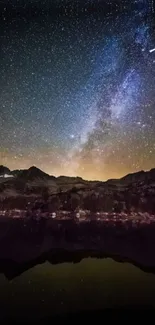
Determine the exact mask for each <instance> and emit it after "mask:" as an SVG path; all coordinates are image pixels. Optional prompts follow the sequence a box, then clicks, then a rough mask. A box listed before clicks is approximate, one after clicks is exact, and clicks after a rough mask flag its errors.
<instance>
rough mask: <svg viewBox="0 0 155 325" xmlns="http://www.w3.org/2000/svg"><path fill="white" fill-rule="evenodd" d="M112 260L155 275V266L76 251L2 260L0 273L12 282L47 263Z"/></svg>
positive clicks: (93, 252)
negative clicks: (95, 259)
mask: <svg viewBox="0 0 155 325" xmlns="http://www.w3.org/2000/svg"><path fill="white" fill-rule="evenodd" d="M90 257H91V258H97V259H98V258H102V259H103V258H112V259H113V260H115V261H116V262H119V263H131V264H133V265H134V266H136V267H138V268H140V269H141V270H142V271H144V272H148V273H154V274H155V265H154V266H145V265H141V264H139V263H137V262H136V261H133V260H130V259H128V258H125V257H121V256H115V255H114V256H113V255H110V254H109V255H108V254H105V253H102V252H97V251H96V252H95V251H84V250H83V251H82V250H81V251H75V252H69V251H65V250H60V251H55V252H49V253H46V254H43V255H42V256H40V257H38V258H36V259H34V260H30V261H28V262H25V263H18V262H14V261H12V260H5V259H2V260H0V273H3V274H4V275H5V276H6V278H7V279H8V280H12V279H14V278H15V277H17V276H20V275H21V274H22V273H23V272H26V271H28V270H29V269H31V268H33V267H35V266H37V265H39V264H43V263H45V262H49V263H51V264H53V265H55V264H61V263H80V262H81V261H82V259H85V258H90Z"/></svg>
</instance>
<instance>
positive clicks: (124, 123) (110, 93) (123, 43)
mask: <svg viewBox="0 0 155 325" xmlns="http://www.w3.org/2000/svg"><path fill="white" fill-rule="evenodd" d="M106 3H109V4H108V5H106ZM0 6H1V12H2V17H1V18H2V20H1V28H0V42H1V51H0V67H1V78H0V107H1V109H0V112H1V113H0V139H1V144H0V163H1V164H5V165H7V166H8V167H10V168H11V169H13V168H28V167H30V166H31V165H37V166H38V167H40V168H42V169H43V170H45V171H46V172H48V173H50V174H54V175H60V174H65V175H70V176H71V175H73V176H75V175H79V176H82V177H84V178H87V179H107V178H113V177H121V176H123V175H124V174H126V173H129V172H135V171H138V170H141V169H145V170H146V169H150V168H152V167H155V87H154V85H155V51H154V49H155V31H154V1H152V0H150V1H149V0H141V1H135V0H133V1H125V0H124V1H119V2H118V1H115V0H113V1H112V0H111V1H107V2H106V1H90V0H89V1H85V4H83V2H82V1H63V0H62V1H61V0H59V1H54V2H53V5H50V2H49V1H45V0H44V1H39V0H38V1H32V0H31V1H27V2H26V1H25V2H24V1H16V2H15V3H14V5H12V4H11V1H2V2H0Z"/></svg>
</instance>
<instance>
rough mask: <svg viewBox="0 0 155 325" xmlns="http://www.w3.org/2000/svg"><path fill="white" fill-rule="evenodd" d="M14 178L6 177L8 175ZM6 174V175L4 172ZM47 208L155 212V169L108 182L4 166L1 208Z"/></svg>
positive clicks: (1, 169)
mask: <svg viewBox="0 0 155 325" xmlns="http://www.w3.org/2000/svg"><path fill="white" fill-rule="evenodd" d="M6 172H7V175H8V176H11V175H12V177H7V178H5V177H3V176H4V175H6ZM3 173H4V174H3ZM38 206H39V207H41V206H42V207H43V209H44V212H45V211H46V212H53V210H54V211H56V210H65V211H74V210H76V208H80V209H83V210H90V211H92V212H96V211H105V212H111V211H115V212H122V211H125V212H127V213H128V212H131V211H134V212H149V213H155V169H152V170H150V171H148V172H144V171H140V172H138V173H134V174H129V175H127V176H125V177H123V178H121V179H112V180H108V181H107V182H99V181H86V180H83V179H82V178H80V177H65V176H60V177H54V176H50V175H48V174H46V173H44V172H43V171H41V170H40V169H38V168H36V167H31V168H29V169H28V170H16V171H12V172H11V171H10V170H8V169H7V168H6V167H4V166H0V210H5V209H13V208H18V209H27V208H29V210H30V209H31V208H32V209H33V211H34V210H35V209H38Z"/></svg>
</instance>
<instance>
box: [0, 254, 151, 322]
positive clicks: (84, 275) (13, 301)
mask: <svg viewBox="0 0 155 325" xmlns="http://www.w3.org/2000/svg"><path fill="white" fill-rule="evenodd" d="M140 304H141V305H146V306H148V305H149V306H153V307H155V275H154V274H151V273H145V272H143V271H141V270H140V269H139V268H137V267H135V266H133V265H132V264H128V263H118V262H115V261H113V260H112V259H110V258H107V259H93V258H92V259H91V258H88V259H84V260H82V261H81V262H80V263H77V264H73V263H64V264H59V265H51V264H49V263H45V264H42V265H38V266H35V267H34V268H32V269H30V270H28V271H26V272H24V273H23V274H22V275H20V276H19V277H16V278H14V279H13V280H12V281H8V280H7V279H6V278H5V276H4V275H2V274H1V275H0V309H1V313H0V318H3V317H4V316H8V315H10V316H11V317H16V318H19V319H21V318H23V317H24V318H29V317H30V318H33V317H34V318H40V317H45V316H51V315H54V314H61V313H63V312H74V311H76V312H77V311H81V310H91V309H100V308H108V307H113V306H114V307H116V306H127V305H135V306H136V305H140ZM23 315H24V316H23Z"/></svg>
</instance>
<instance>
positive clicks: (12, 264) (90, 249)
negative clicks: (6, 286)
mask: <svg viewBox="0 0 155 325" xmlns="http://www.w3.org/2000/svg"><path fill="white" fill-rule="evenodd" d="M0 229H1V231H0V272H2V273H4V274H5V276H6V277H7V278H8V279H12V278H14V277H16V276H18V275H20V274H21V273H23V272H24V271H26V270H28V269H30V268H32V267H34V266H35V265H37V264H42V263H44V262H45V261H49V262H50V263H51V264H58V263H63V262H69V263H70V262H72V263H78V262H80V261H81V260H82V259H83V258H87V257H95V258H106V257H112V258H113V259H115V260H116V261H118V262H129V263H132V264H134V265H136V266H138V267H139V268H141V269H142V270H144V271H147V272H153V273H155V254H154V247H155V236H154V234H155V225H151V226H150V225H148V226H147V225H145V226H143V225H142V226H141V227H139V228H138V229H135V228H128V229H126V228H123V227H121V225H118V226H115V227H112V226H110V225H109V226H107V225H106V226H105V225H104V226H103V224H100V223H97V222H93V221H92V222H90V223H81V224H77V223H76V222H73V221H68V222H66V221H64V222H63V221H62V222H60V221H59V222H57V221H54V220H53V221H50V222H49V221H48V220H47V221H45V220H43V221H42V222H40V223H38V222H35V221H33V222H32V221H29V222H27V223H24V222H23V221H19V220H14V221H12V222H11V224H10V226H9V227H8V226H6V224H5V226H4V224H2V225H1V227H0ZM2 229H3V232H2Z"/></svg>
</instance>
